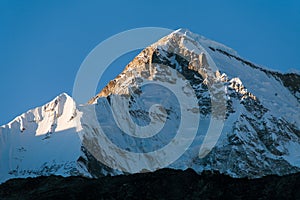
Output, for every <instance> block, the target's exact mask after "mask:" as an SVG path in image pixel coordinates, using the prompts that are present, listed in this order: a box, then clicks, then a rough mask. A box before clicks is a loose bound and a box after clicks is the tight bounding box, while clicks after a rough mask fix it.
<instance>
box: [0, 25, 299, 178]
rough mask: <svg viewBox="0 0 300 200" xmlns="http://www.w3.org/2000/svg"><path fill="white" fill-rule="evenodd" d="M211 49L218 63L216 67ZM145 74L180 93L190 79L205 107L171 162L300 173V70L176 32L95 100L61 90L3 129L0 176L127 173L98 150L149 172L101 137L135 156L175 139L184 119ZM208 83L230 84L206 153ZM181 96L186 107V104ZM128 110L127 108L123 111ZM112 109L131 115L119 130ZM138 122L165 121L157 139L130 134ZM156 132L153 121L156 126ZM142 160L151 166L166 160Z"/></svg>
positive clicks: (235, 172)
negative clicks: (275, 66)
mask: <svg viewBox="0 0 300 200" xmlns="http://www.w3.org/2000/svg"><path fill="white" fill-rule="evenodd" d="M202 48H204V49H205V51H203V49H202ZM207 54H209V55H207ZM208 56H210V57H211V58H212V60H213V61H214V62H215V64H216V66H217V70H211V68H210V66H209V63H208ZM166 66H167V67H166ZM174 71H175V72H176V73H174ZM209 74H211V75H213V76H210V75H209ZM212 79H215V80H212ZM149 81H160V82H164V83H167V84H169V85H174V86H180V87H178V90H177V92H181V93H184V92H187V88H188V87H185V86H186V85H187V84H189V85H190V86H191V90H192V91H193V92H194V93H195V95H196V98H197V101H198V105H199V108H197V109H196V108H195V109H189V111H188V112H189V113H190V115H191V116H192V115H195V114H197V115H199V117H200V121H199V128H198V129H197V130H195V131H197V134H196V137H195V139H194V141H193V142H192V144H191V145H190V147H189V148H188V149H187V150H186V151H185V153H184V154H183V155H182V156H180V158H179V159H178V160H176V161H175V162H174V163H172V164H171V165H169V166H168V167H169V168H173V169H187V168H192V169H194V170H195V171H196V172H197V173H200V172H202V171H204V170H212V171H218V172H220V173H222V174H227V175H229V176H231V177H236V178H237V177H239V178H241V177H248V178H258V177H262V176H266V175H271V174H274V175H287V174H291V173H296V172H299V171H300V156H299V152H300V138H299V137H300V128H299V127H300V75H299V74H296V73H288V74H282V73H279V72H274V71H270V70H267V69H264V68H263V67H261V66H259V65H256V64H253V63H252V62H249V61H247V60H246V59H244V58H241V57H240V56H239V55H238V54H237V53H236V52H235V51H234V50H232V49H231V48H229V47H226V46H224V45H222V44H219V43H217V42H214V41H211V40H209V39H206V38H204V37H203V36H200V35H197V34H194V33H191V32H190V31H188V30H184V29H180V30H177V31H175V32H173V33H171V34H170V35H168V36H166V37H164V38H162V39H160V40H159V41H158V42H156V43H154V44H152V45H151V46H149V47H147V48H145V49H144V50H143V51H142V52H141V53H140V54H139V55H138V56H137V57H136V58H134V59H133V61H131V62H130V63H129V64H128V65H127V66H126V67H125V69H124V71H123V72H122V73H121V74H120V75H119V76H118V77H116V78H115V79H114V80H112V81H110V82H109V84H108V85H107V86H106V87H105V88H104V89H103V90H102V91H100V92H99V93H98V94H97V95H96V96H95V97H93V98H92V99H91V100H90V101H89V102H88V103H89V104H87V105H76V102H75V101H74V100H73V99H72V98H71V97H70V96H68V95H67V94H65V93H64V94H61V95H59V96H58V97H56V98H55V99H54V100H52V101H51V102H49V103H47V104H46V105H44V106H41V107H37V108H35V109H32V110H29V111H28V112H26V113H24V114H22V115H20V116H19V117H17V118H15V119H14V120H13V121H11V122H10V123H8V124H6V125H3V126H1V127H0V182H4V181H6V180H8V179H11V178H25V177H36V176H48V175H62V176H85V177H94V178H96V177H102V176H107V175H118V174H122V173H123V172H122V170H116V169H114V168H111V167H108V166H107V165H105V164H103V163H102V162H100V161H99V159H100V157H101V158H102V159H103V158H104V159H105V160H106V161H107V162H108V163H109V164H111V165H117V164H119V165H120V164H122V165H123V166H127V167H128V169H129V170H130V171H133V172H143V171H141V170H139V168H138V167H137V165H138V163H137V164H136V165H131V164H130V165H129V164H128V163H129V160H130V158H123V159H122V160H120V161H116V160H114V155H109V154H105V149H104V147H103V146H101V145H100V144H101V142H99V141H100V140H101V139H102V138H99V137H98V136H99V135H101V133H102V132H104V133H105V135H106V136H107V137H108V139H109V140H111V141H112V142H113V143H114V144H116V145H117V146H118V147H120V148H122V149H126V151H128V152H135V153H145V152H151V151H155V150H156V149H160V148H162V147H163V146H164V145H166V144H168V143H169V142H170V141H171V140H172V137H174V135H176V131H177V129H178V127H179V124H180V122H181V120H180V112H179V111H180V108H179V105H178V102H177V101H174V100H173V98H174V97H173V96H172V95H171V94H170V95H169V96H168V93H166V91H165V90H163V89H161V88H158V87H156V86H153V87H151V86H149V87H140V85H141V84H142V83H143V82H149ZM212 81H218V82H220V83H222V85H223V86H224V91H222V92H223V93H222V95H223V96H222V98H225V99H226V110H225V116H224V117H225V119H224V120H225V121H224V127H223V129H222V133H221V136H220V138H219V139H218V141H217V144H216V145H215V146H214V148H213V149H212V151H211V152H210V153H209V154H208V155H207V156H205V157H204V158H200V157H199V146H200V145H201V144H202V142H203V140H204V137H205V134H206V131H207V129H208V126H209V122H210V120H211V117H218V116H219V115H221V114H220V113H213V112H212V110H213V109H212V99H211V98H212V97H213V96H212V92H214V91H217V92H218V90H217V89H216V88H214V87H213V86H211V85H210V83H211V82H212ZM143 95H147V98H145V97H144V96H143ZM148 97H149V98H148ZM150 97H151V98H150ZM162 97H163V98H162ZM161 99H166V100H165V101H163V103H165V108H164V110H163V111H161V112H158V111H157V112H156V113H155V112H154V114H153V113H152V112H150V111H149V108H150V104H153V102H155V101H156V100H161ZM179 103H180V105H181V106H182V105H183V106H189V102H179ZM112 105H113V106H114V107H113V106H112ZM111 106H112V107H113V108H112V109H111V108H110V107H111ZM126 109H127V111H128V112H127V113H124V112H121V111H123V110H126ZM152 114H153V115H152ZM112 116H118V117H119V118H120V119H124V120H125V122H126V120H127V121H128V123H122V124H123V127H122V128H123V129H122V130H123V131H122V130H121V131H120V128H119V125H120V124H118V123H117V122H115V121H114V119H115V118H114V117H112ZM123 122H124V121H123ZM132 122H134V123H136V124H138V125H139V126H146V125H149V124H150V125H151V123H153V124H156V125H157V126H158V124H161V123H162V122H164V123H165V126H164V127H163V129H162V132H161V133H159V134H157V135H155V136H153V137H151V138H146V139H145V138H143V139H138V138H136V137H132V136H129V135H128V134H126V133H130V134H132V135H133V136H138V134H139V131H140V129H137V128H136V126H134V127H132V126H131V123H132ZM191 123H192V122H191ZM186 125H187V126H188V125H189V124H186ZM99 126H101V128H99ZM191 128H193V127H191ZM156 129H158V128H157V127H156V126H153V131H156ZM97 137H98V138H97ZM95 138H96V139H95ZM89 145H91V146H92V147H93V149H91V148H90V147H91V146H89ZM118 162H119V163H118ZM127 162H128V163H127ZM143 162H144V163H146V164H147V163H149V166H150V165H152V164H153V163H154V164H155V163H158V162H160V161H159V160H147V159H145V160H143ZM146 171H147V170H146Z"/></svg>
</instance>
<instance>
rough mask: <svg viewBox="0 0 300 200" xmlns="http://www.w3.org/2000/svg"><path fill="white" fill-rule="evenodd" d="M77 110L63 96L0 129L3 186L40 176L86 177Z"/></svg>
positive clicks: (65, 95)
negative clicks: (82, 164) (79, 163)
mask: <svg viewBox="0 0 300 200" xmlns="http://www.w3.org/2000/svg"><path fill="white" fill-rule="evenodd" d="M76 116H77V109H76V104H75V102H74V101H73V99H72V98H71V97H70V96H68V95H67V94H65V93H63V94H61V95H59V96H57V97H56V98H55V99H54V100H52V101H51V102H49V103H47V104H46V105H44V106H41V107H37V108H35V109H32V110H29V111H27V112H26V113H23V114H22V115H20V116H19V117H16V118H15V119H14V120H12V121H11V122H10V123H8V124H7V125H3V126H1V127H0V182H2V181H5V180H7V179H9V178H15V177H28V176H40V175H50V174H57V175H79V174H85V173H86V172H84V170H83V169H82V168H81V167H80V166H79V165H78V163H77V159H78V158H79V157H80V156H81V155H83V153H82V152H81V143H80V139H79V136H78V134H77V124H78V122H77V120H78V118H77V117H76Z"/></svg>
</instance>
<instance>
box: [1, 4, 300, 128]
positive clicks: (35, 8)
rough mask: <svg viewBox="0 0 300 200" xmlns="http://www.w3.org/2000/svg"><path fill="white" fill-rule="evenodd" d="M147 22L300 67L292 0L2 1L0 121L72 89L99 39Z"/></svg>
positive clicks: (263, 60)
mask: <svg viewBox="0 0 300 200" xmlns="http://www.w3.org/2000/svg"><path fill="white" fill-rule="evenodd" d="M87 2H88V3H87ZM145 26H158V27H166V28H170V29H178V28H181V27H184V28H188V29H190V30H191V31H193V32H195V33H198V34H201V35H204V36H206V37H207V38H210V39H213V40H216V41H218V42H221V43H224V44H226V45H227V46H230V47H232V48H233V49H235V50H237V51H238V53H239V54H240V55H241V56H242V57H244V58H246V59H248V60H251V61H253V62H255V63H257V64H261V65H264V66H267V67H268V68H272V69H275V70H280V71H287V70H288V69H289V68H295V69H298V70H299V68H300V37H299V35H300V3H299V1H297V0H294V1H289V0H281V1H279V0H270V1H259V0H252V1H250V0H249V1H238V0H235V1H230V0H229V1H214V0H206V1H201V0H195V1H189V0H185V1H175V0H173V1H162V0H161V1H156V0H151V1H149V0H147V1H143V0H139V1H114V0H109V1H76V0H72V1H30V0H28V1H21V0H20V1H15V0H1V1H0V70H1V71H0V75H1V78H0V91H1V101H0V125H1V124H5V123H7V122H9V121H10V120H12V119H13V118H14V117H16V116H18V115H19V114H21V113H23V112H25V111H27V110H29V109H31V108H34V107H36V106H40V105H43V104H44V103H46V102H48V101H50V100H52V99H53V98H54V97H55V96H57V95H59V94H60V93H62V92H67V93H68V94H72V87H73V82H74V78H75V75H76V72H77V70H78V69H79V67H80V64H81V62H82V61H83V59H84V58H85V57H86V56H87V54H88V53H89V52H90V51H91V50H92V49H93V48H94V47H95V46H96V45H97V44H98V43H100V42H101V41H103V40H104V39H106V38H108V37H110V36H112V35H114V34H116V33H119V32H121V31H125V30H127V29H132V28H137V27H145ZM133 56H134V54H130V55H129V56H127V57H126V56H125V57H124V58H123V59H121V61H120V63H122V62H123V64H124V65H125V64H126V62H127V61H129V60H130V59H131V57H133ZM122 67H123V66H122ZM120 70H121V69H116V70H115V71H114V69H113V70H111V71H110V72H109V73H107V77H106V78H107V79H110V78H113V77H114V76H115V74H116V73H118V72H119V71H120Z"/></svg>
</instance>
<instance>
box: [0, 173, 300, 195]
mask: <svg viewBox="0 0 300 200" xmlns="http://www.w3.org/2000/svg"><path fill="white" fill-rule="evenodd" d="M299 186H300V174H299V173H298V174H293V175H286V176H282V177H280V176H275V175H272V176H266V177H263V178H259V179H253V180H248V179H246V178H241V179H236V178H231V177H229V176H227V175H223V174H220V173H218V172H207V171H205V172H203V173H201V175H198V174H196V173H195V172H194V171H193V170H190V169H188V170H185V171H180V170H171V169H162V170H158V171H156V172H152V173H142V174H133V175H121V176H113V177H103V178H101V179H87V178H83V177H67V178H63V177H61V176H49V177H38V178H27V179H12V180H9V181H7V182H6V183H4V184H2V185H0V198H1V199H3V200H5V199H24V200H26V199H28V200H31V199H32V198H33V197H34V198H35V199H40V200H41V199H188V200H191V199H299V198H300V191H299Z"/></svg>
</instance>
